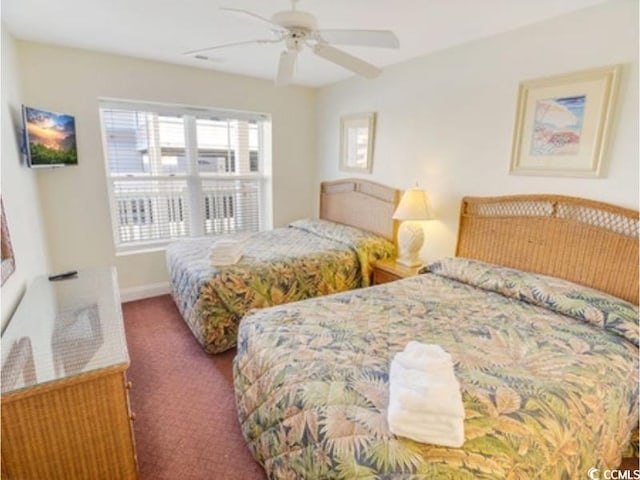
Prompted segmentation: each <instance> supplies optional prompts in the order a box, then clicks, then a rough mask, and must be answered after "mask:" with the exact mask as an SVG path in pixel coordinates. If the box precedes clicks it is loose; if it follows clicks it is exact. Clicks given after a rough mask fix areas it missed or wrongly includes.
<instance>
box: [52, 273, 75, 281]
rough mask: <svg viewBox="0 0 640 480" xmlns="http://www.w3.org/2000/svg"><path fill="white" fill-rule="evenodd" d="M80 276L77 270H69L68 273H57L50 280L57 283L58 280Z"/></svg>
mask: <svg viewBox="0 0 640 480" xmlns="http://www.w3.org/2000/svg"><path fill="white" fill-rule="evenodd" d="M77 275H78V271H77V270H69V271H68V272H62V273H55V274H53V275H49V280H51V281H52V282H55V281H56V280H66V279H67V278H73V277H76V276H77Z"/></svg>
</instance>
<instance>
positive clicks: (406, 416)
mask: <svg viewBox="0 0 640 480" xmlns="http://www.w3.org/2000/svg"><path fill="white" fill-rule="evenodd" d="M387 421H388V422H389V429H390V430H391V432H392V433H394V434H395V435H400V436H403V437H407V438H410V439H412V440H415V441H417V442H422V443H432V444H434V445H444V446H445V447H454V448H459V447H461V446H462V444H463V443H464V421H463V419H462V418H459V417H452V416H449V415H436V414H430V413H421V414H420V415H416V414H415V413H413V412H408V411H407V410H405V409H403V408H402V407H400V406H399V405H398V404H397V403H394V402H392V403H390V404H389V408H388V410H387Z"/></svg>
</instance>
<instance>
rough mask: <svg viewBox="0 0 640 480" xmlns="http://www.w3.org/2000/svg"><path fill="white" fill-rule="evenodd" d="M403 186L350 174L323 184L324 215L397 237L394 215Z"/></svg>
mask: <svg viewBox="0 0 640 480" xmlns="http://www.w3.org/2000/svg"><path fill="white" fill-rule="evenodd" d="M400 193H401V192H400V190H396V189H395V188H391V187H387V186H385V185H381V184H379V183H374V182H370V181H368V180H361V179H357V178H349V179H345V180H336V181H333V182H322V183H321V184H320V218H322V219H324V220H330V221H332V222H336V223H342V224H344V225H351V226H353V227H358V228H361V229H363V230H367V231H369V232H373V233H377V234H378V235H381V236H383V237H385V238H387V239H389V240H391V241H393V240H394V239H395V234H396V223H397V222H395V221H394V220H393V219H392V218H391V217H392V216H393V212H394V211H395V209H396V206H397V205H398V202H399V201H400Z"/></svg>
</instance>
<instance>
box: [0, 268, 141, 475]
mask: <svg viewBox="0 0 640 480" xmlns="http://www.w3.org/2000/svg"><path fill="white" fill-rule="evenodd" d="M128 365H129V356H128V353H127V347H126V341H125V336H124V326H123V321H122V311H121V307H120V296H119V293H118V286H117V281H116V273H115V269H113V268H96V269H90V270H83V271H80V272H79V274H78V276H77V277H75V278H71V279H67V280H61V281H55V282H52V281H49V280H48V279H47V278H46V277H42V278H38V279H36V280H35V281H34V282H33V284H32V285H31V286H30V287H29V288H28V290H27V292H26V294H25V296H24V298H23V299H22V301H21V303H20V305H19V307H18V309H17V311H16V313H15V314H14V316H13V317H12V319H11V321H10V323H9V325H8V327H7V328H6V330H5V332H4V333H3V334H2V478H3V479H5V478H6V479H36V478H38V479H40V478H42V479H44V478H46V479H65V480H69V479H89V478H90V479H110V480H111V479H131V478H137V476H138V474H137V462H136V454H135V444H134V439H133V430H132V426H131V419H132V414H131V412H130V410H129V397H128V389H129V388H130V387H131V384H130V383H129V382H127V380H126V370H127V367H128Z"/></svg>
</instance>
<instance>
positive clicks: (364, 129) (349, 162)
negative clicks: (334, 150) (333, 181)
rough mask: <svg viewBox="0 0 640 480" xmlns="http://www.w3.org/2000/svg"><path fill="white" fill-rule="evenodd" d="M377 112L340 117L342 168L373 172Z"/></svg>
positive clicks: (351, 170) (347, 170) (349, 170)
mask: <svg viewBox="0 0 640 480" xmlns="http://www.w3.org/2000/svg"><path fill="white" fill-rule="evenodd" d="M375 125H376V114H375V113H374V112H366V113H357V114H352V115H344V116H342V117H341V118H340V170H342V171H345V172H356V173H357V172H360V173H371V171H372V170H373V146H374V139H375Z"/></svg>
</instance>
